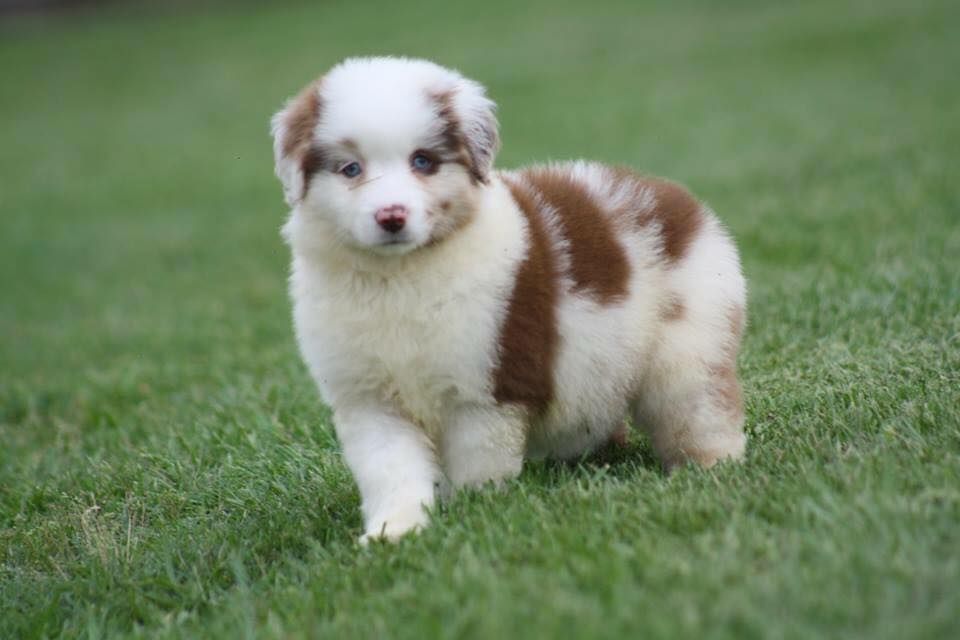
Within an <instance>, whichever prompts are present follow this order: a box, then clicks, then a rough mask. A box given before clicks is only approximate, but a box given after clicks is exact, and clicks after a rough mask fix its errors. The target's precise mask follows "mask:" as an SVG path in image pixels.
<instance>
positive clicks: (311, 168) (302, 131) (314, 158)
mask: <svg viewBox="0 0 960 640" xmlns="http://www.w3.org/2000/svg"><path fill="white" fill-rule="evenodd" d="M322 107H323V104H322V101H321V100H320V81H319V80H317V81H315V82H311V83H310V84H308V85H307V86H306V87H304V88H303V90H302V91H301V92H300V93H298V94H297V95H296V96H295V97H294V98H293V99H292V100H291V101H290V106H289V107H288V108H287V113H286V121H285V122H284V125H285V131H284V136H283V139H282V140H281V141H280V145H281V147H280V148H281V149H282V151H283V155H285V156H289V157H292V158H298V159H299V160H300V170H301V171H302V172H303V193H302V194H301V197H305V196H306V195H307V188H308V186H309V184H310V177H311V176H312V175H313V174H314V173H316V172H317V171H319V170H320V169H321V167H323V166H324V164H325V163H326V161H327V158H326V155H325V154H324V153H323V150H322V149H320V148H318V147H315V146H312V142H313V132H314V130H315V129H316V127H317V122H318V121H319V120H320V112H321V110H322Z"/></svg>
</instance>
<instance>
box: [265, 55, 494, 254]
mask: <svg viewBox="0 0 960 640" xmlns="http://www.w3.org/2000/svg"><path fill="white" fill-rule="evenodd" d="M493 110H494V104H493V102H492V101H491V100H489V99H488V98H487V97H486V95H485V93H484V89H483V87H481V86H480V85H479V84H477V83H476V82H473V81H471V80H468V79H466V78H464V77H463V76H461V75H460V74H458V73H456V72H454V71H451V70H449V69H445V68H443V67H440V66H437V65H435V64H433V63H431V62H426V61H423V60H409V59H400V58H357V59H350V60H346V61H345V62H342V63H341V64H339V65H338V66H336V67H334V68H333V69H332V70H330V72H328V73H327V74H326V75H324V76H322V77H321V78H320V79H319V80H317V81H315V82H313V83H311V84H310V85H308V86H307V87H306V88H305V89H304V90H303V91H301V92H300V94H298V95H297V96H295V97H294V98H292V99H291V100H290V101H289V102H288V103H287V104H286V106H285V107H284V108H283V109H282V110H281V111H280V112H279V113H277V114H276V115H275V116H274V117H273V120H272V129H273V136H274V157H275V161H276V172H277V176H278V177H279V178H280V181H281V183H283V191H284V195H285V197H286V200H287V202H288V203H289V204H290V205H291V206H292V207H293V217H294V218H295V219H296V218H299V221H300V223H301V224H300V228H299V229H298V230H297V231H296V233H307V234H321V235H324V236H329V237H328V238H326V239H327V240H332V241H333V242H335V243H336V244H338V245H346V246H348V247H351V248H353V249H359V250H363V251H370V252H374V253H378V254H387V255H390V254H402V253H407V252H410V251H412V250H414V249H417V248H420V247H424V246H427V245H430V244H433V243H435V242H439V241H440V240H442V239H443V238H444V237H446V236H448V235H449V234H451V233H452V232H454V231H456V230H457V229H458V228H459V227H461V226H462V225H464V224H465V223H466V222H468V221H469V219H470V217H471V216H472V215H473V212H474V210H475V208H476V199H477V196H478V192H479V189H480V187H481V186H482V185H483V184H485V183H486V182H488V180H489V177H490V172H491V170H492V165H493V157H494V154H495V153H496V150H497V147H498V144H499V137H498V133H497V121H496V119H495V117H494V113H493ZM316 240H319V238H317V239H316ZM324 244H326V243H324Z"/></svg>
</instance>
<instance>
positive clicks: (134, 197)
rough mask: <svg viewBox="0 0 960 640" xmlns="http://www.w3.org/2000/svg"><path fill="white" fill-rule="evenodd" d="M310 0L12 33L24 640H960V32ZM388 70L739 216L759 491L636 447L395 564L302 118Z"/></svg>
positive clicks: (9, 431)
mask: <svg viewBox="0 0 960 640" xmlns="http://www.w3.org/2000/svg"><path fill="white" fill-rule="evenodd" d="M270 5H271V8H267V6H268V3H263V5H262V6H260V5H248V4H237V3H233V4H230V5H226V6H224V7H218V6H216V5H215V4H210V3H205V4H203V5H201V6H200V7H196V6H193V7H190V8H188V6H187V5H170V4H169V3H167V4H163V5H161V6H160V8H153V9H149V8H144V7H142V6H140V5H133V6H125V5H119V6H116V7H114V8H111V9H108V10H104V11H102V12H95V11H90V12H86V13H80V14H74V15H67V16H60V17H54V18H44V17H20V18H16V19H13V18H5V19H4V20H5V22H3V23H0V71H2V77H3V81H2V82H0V143H2V150H0V212H2V214H0V637H3V638H31V637H45V636H61V635H62V636H68V637H76V636H83V637H91V638H93V637H101V636H108V635H109V636H117V635H119V636H128V635H129V636H140V635H143V636H162V637H167V636H169V637H196V638H210V637H222V638H237V637H265V638H270V637H277V638H282V637H293V638H297V637H324V636H326V637H337V638H353V637H394V638H426V637H449V638H454V637H457V638H459V637H475V638H497V637H504V636H516V637H521V636H522V637H544V638H546V637H560V636H566V635H577V636H597V637H611V638H613V637H621V638H622V637H662V638H678V637H700V636H704V635H706V636H710V637H726V638H745V637H746V638H750V637H780V638H810V637H850V638H907V637H924V638H937V637H942V638H948V637H955V634H956V632H957V626H958V624H960V622H958V614H957V612H958V611H960V553H958V550H960V258H958V257H960V182H958V176H960V162H958V156H957V149H958V148H960V117H958V114H960V83H958V82H957V78H956V73H957V68H958V66H960V44H958V40H957V37H956V25H957V23H958V21H960V5H957V3H955V2H951V1H950V0H943V1H942V2H935V1H930V2H927V1H924V2H912V3H905V2H898V1H895V0H878V1H866V0H864V1H863V2H843V3H837V2H833V1H828V0H816V1H814V2H807V3H789V4H788V3H760V2H757V3H753V2H747V1H737V2H732V3H710V2H706V1H704V2H702V3H693V2H680V3H672V2H656V3H635V2H631V1H628V0H623V1H622V2H618V3H613V2H611V3H602V2H592V3H581V2H574V1H573V0H569V1H564V2H552V1H549V0H536V1H535V2H531V3H512V2H507V1H506V0H491V1H490V2H486V3H475V2H474V3H463V5H460V4H459V3H453V2H443V3H436V6H433V7H428V6H426V5H420V4H415V3H413V4H412V3H408V2H377V3H365V2H354V3H347V2H329V3H310V4H292V5H275V4H273V3H270ZM321 5H322V6H321ZM516 7H522V8H520V9H518V8H516ZM507 16H509V17H507ZM365 53H403V54H409V55H418V56H427V57H430V58H434V59H437V60H438V61H441V62H443V63H446V64H449V65H453V66H458V67H460V68H462V69H463V70H464V71H465V72H466V73H468V74H469V75H471V76H473V77H476V78H477V79H479V80H481V81H483V82H484V83H486V84H487V85H488V86H489V87H490V90H491V92H492V94H493V96H494V97H495V98H496V99H497V100H498V102H499V104H500V107H501V110H500V116H501V120H502V125H503V139H504V142H505V144H504V149H503V152H502V154H501V157H500V162H499V164H500V165H501V166H512V165H517V164H520V163H525V162H529V161H534V160H546V159H550V158H553V159H561V158H568V157H578V156H587V157H593V158H596V159H601V160H605V161H609V162H621V163H629V164H632V165H634V166H636V167H638V168H641V169H643V170H645V171H648V172H651V173H656V174H661V175H667V176H670V177H672V178H675V179H678V180H681V181H684V182H686V183H687V184H689V185H690V186H691V187H692V188H693V189H694V190H695V191H696V192H697V193H698V194H699V195H700V196H701V197H703V198H704V199H706V200H707V201H709V202H710V204H711V205H712V206H713V207H714V208H715V209H716V210H717V211H718V212H719V213H720V214H721V216H722V217H723V218H724V219H725V220H726V221H727V222H728V224H729V226H730V227H731V229H732V230H733V232H734V234H735V235H736V237H737V238H738V240H739V243H740V247H741V250H742V254H743V258H744V263H745V267H746V271H747V275H748V278H749V281H750V287H751V309H750V327H749V330H748V332H747V336H746V342H745V346H744V350H743V356H742V359H741V364H742V372H743V379H744V384H745V389H746V397H747V413H748V418H747V422H748V430H749V433H750V438H751V439H750V447H749V454H748V458H747V460H746V462H745V463H744V464H743V465H742V466H723V467H721V468H719V469H717V470H715V471H712V472H702V471H697V470H693V469H690V470H682V471H680V472H678V473H675V474H673V475H672V476H670V477H666V476H664V475H663V474H662V473H661V472H660V471H659V470H658V469H657V466H656V464H655V462H654V461H653V459H652V456H651V454H650V452H649V448H648V446H647V445H646V443H645V442H644V441H643V440H642V438H640V437H639V436H633V439H632V443H631V445H630V448H629V450H628V451H625V452H620V453H616V454H614V455H612V456H608V457H606V458H604V457H598V458H594V459H591V460H586V461H583V462H582V463H580V464H577V465H570V466H564V465H549V464H548V465H528V467H527V468H526V470H525V471H524V473H523V474H522V476H521V477H520V478H519V479H518V480H517V481H515V482H513V483H511V485H510V486H509V488H508V489H507V490H506V491H505V492H502V493H496V492H479V493H473V494H468V495H464V496H461V497H459V498H458V499H456V500H455V501H454V502H452V503H451V504H449V505H447V506H446V507H444V508H442V509H440V510H439V511H438V512H437V513H436V515H435V518H434V522H433V524H432V526H431V528H430V529H429V530H428V531H426V532H425V533H424V534H423V535H420V536H418V537H415V538H410V539H406V540H404V541H403V542H401V543H400V544H398V545H396V546H393V547H387V546H374V547H371V548H368V549H360V548H358V547H356V546H355V544H354V540H355V539H356V537H357V536H358V534H359V533H360V514H359V506H358V496H357V492H356V490H355V488H354V486H353V484H352V481H351V479H350V476H349V474H348V472H347V470H346V468H345V467H344V465H343V462H342V460H341V459H340V456H339V453H338V449H337V444H336V441H335V439H334V437H333V432H332V429H331V426H330V421H329V413H328V412H327V410H326V409H325V408H324V407H322V406H321V405H320V403H319V401H318V400H317V397H316V393H315V391H314V389H313V385H312V383H311V381H310V380H309V377H308V375H307V373H306V371H305V369H304V368H303V366H302V365H301V363H300V361H299V358H298V356H297V352H296V347H295V344H294V342H293V339H292V332H291V328H290V321H289V307H288V302H287V299H286V293H285V279H286V260H287V257H286V250H285V248H284V246H283V245H282V243H281V241H280V238H279V235H278V228H279V226H280V224H281V222H282V220H283V217H284V214H285V211H284V207H283V205H282V201H281V196H280V188H279V185H278V184H277V183H276V182H275V180H274V178H273V176H272V158H271V151H270V141H269V138H268V135H267V120H268V118H269V116H270V114H271V113H272V111H273V110H275V109H276V108H277V107H279V105H280V104H281V102H282V100H283V99H284V98H285V97H286V96H288V95H290V94H292V93H293V92H295V91H296V90H297V89H298V88H299V86H300V85H302V84H304V83H305V82H306V81H307V80H308V79H309V78H311V77H312V76H313V75H315V74H317V73H319V72H320V71H321V70H323V69H324V68H326V67H327V66H329V65H330V64H332V63H333V62H335V61H336V60H338V59H339V58H341V57H344V56H347V55H357V54H365Z"/></svg>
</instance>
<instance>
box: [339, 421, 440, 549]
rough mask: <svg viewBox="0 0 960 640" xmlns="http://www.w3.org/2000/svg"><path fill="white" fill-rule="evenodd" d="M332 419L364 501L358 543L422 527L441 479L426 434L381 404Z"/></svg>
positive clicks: (388, 537) (391, 536) (389, 537)
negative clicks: (362, 525)
mask: <svg viewBox="0 0 960 640" xmlns="http://www.w3.org/2000/svg"><path fill="white" fill-rule="evenodd" d="M334 421H335V423H336V426H337V436H338V437H339V439H340V444H341V446H342V448H343V455H344V458H346V461H347V465H348V466H349V467H350V471H351V472H352V473H353V477H354V479H355V480H356V482H357V486H358V487H359V489H360V497H361V499H362V501H363V507H362V508H363V521H364V533H363V536H361V537H360V542H361V544H366V543H367V542H368V541H369V540H370V539H375V538H384V539H387V540H396V539H397V538H399V537H400V536H402V535H403V534H405V533H407V532H410V531H414V530H417V529H420V528H422V527H423V526H424V525H426V524H427V510H428V509H430V508H431V507H432V506H433V503H434V485H435V484H436V483H437V481H438V480H439V478H440V471H439V469H438V467H437V462H436V458H435V456H434V453H433V447H432V445H431V443H430V440H429V439H428V438H427V436H426V434H424V433H423V431H422V430H421V429H419V428H418V427H417V426H416V425H414V424H412V423H411V422H409V421H408V420H404V419H403V418H401V417H399V416H397V415H395V414H393V413H391V412H390V411H388V410H385V409H383V408H379V407H376V408H374V407H365V408H353V409H344V410H338V411H337V412H336V415H335V417H334Z"/></svg>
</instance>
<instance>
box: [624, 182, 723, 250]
mask: <svg viewBox="0 0 960 640" xmlns="http://www.w3.org/2000/svg"><path fill="white" fill-rule="evenodd" d="M613 173H614V180H617V181H624V180H626V181H629V182H631V183H633V184H634V185H635V188H636V192H637V194H638V197H639V195H640V194H641V193H642V190H643V189H648V190H650V192H651V193H652V194H653V198H654V204H653V207H652V208H645V209H643V210H641V211H640V212H639V215H638V216H637V222H638V223H639V224H640V225H641V226H647V225H649V224H650V222H652V221H655V222H657V223H659V224H660V234H661V238H662V241H663V253H664V255H665V256H666V257H667V259H668V260H670V261H671V262H676V261H678V260H680V259H681V258H683V256H684V255H686V252H687V249H688V248H689V247H690V244H691V243H692V242H693V239H694V238H695V237H696V235H697V232H698V231H699V230H700V227H701V226H703V222H704V215H703V207H702V206H701V205H700V203H699V202H698V201H697V199H696V198H694V197H693V196H692V195H691V194H690V192H689V191H687V190H686V189H685V188H684V187H682V186H681V185H679V184H677V183H675V182H671V181H669V180H664V179H662V178H650V177H646V176H640V175H637V174H636V173H634V172H633V171H631V170H630V169H627V168H624V167H616V168H614V169H613Z"/></svg>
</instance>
